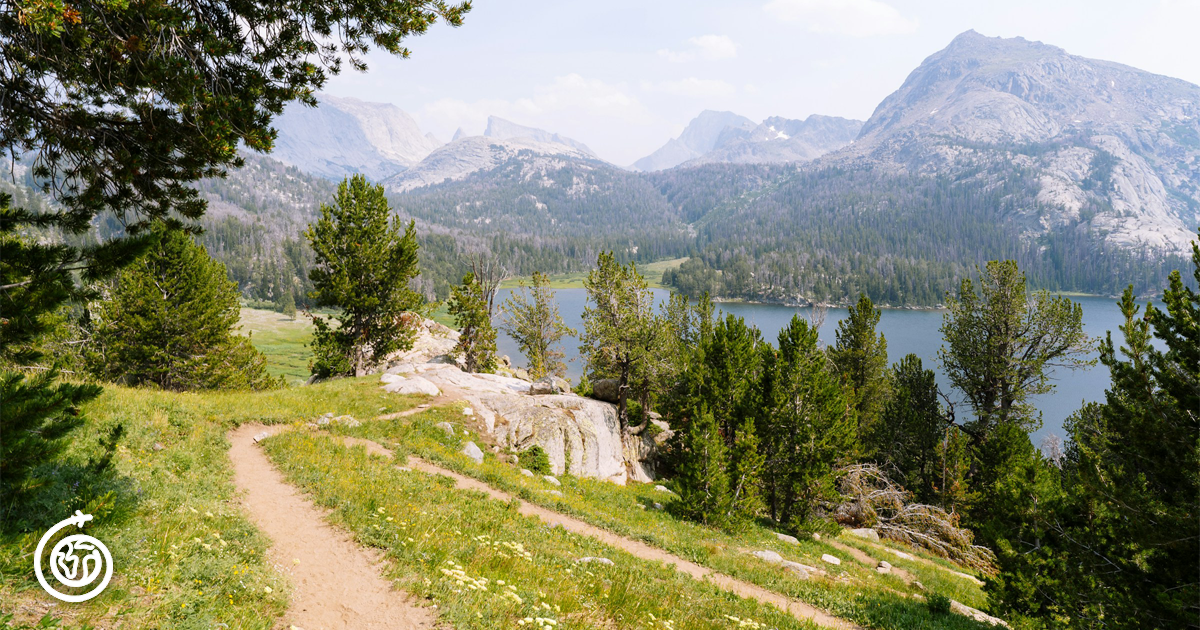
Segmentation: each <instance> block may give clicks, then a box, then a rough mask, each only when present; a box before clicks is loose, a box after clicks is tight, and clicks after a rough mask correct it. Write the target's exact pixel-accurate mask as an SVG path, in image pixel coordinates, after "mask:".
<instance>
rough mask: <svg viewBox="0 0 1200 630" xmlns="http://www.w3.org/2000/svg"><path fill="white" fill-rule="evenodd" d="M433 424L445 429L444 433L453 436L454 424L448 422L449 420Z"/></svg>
mask: <svg viewBox="0 0 1200 630" xmlns="http://www.w3.org/2000/svg"><path fill="white" fill-rule="evenodd" d="M433 426H435V427H437V428H439V429H441V430H443V431H445V432H446V435H448V436H450V437H454V425H452V424H450V423H449V422H439V423H437V424H435V425H433Z"/></svg>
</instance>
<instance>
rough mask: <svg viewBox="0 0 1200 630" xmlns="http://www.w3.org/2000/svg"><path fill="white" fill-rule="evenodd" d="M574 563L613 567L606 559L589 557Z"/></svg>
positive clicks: (610, 561)
mask: <svg viewBox="0 0 1200 630" xmlns="http://www.w3.org/2000/svg"><path fill="white" fill-rule="evenodd" d="M576 562H580V563H583V564H607V565H609V566H612V565H613V561H612V560H609V559H608V558H593V557H591V556H585V557H583V558H580V559H578V560H576Z"/></svg>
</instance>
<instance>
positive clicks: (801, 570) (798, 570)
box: [781, 560, 811, 580]
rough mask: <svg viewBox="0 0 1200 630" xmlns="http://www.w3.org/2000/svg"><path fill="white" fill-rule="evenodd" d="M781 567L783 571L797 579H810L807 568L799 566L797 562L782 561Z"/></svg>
mask: <svg viewBox="0 0 1200 630" xmlns="http://www.w3.org/2000/svg"><path fill="white" fill-rule="evenodd" d="M781 566H783V569H784V570H785V571H787V572H789V573H791V574H793V575H795V576H796V577H798V578H800V579H802V580H807V579H808V578H809V577H811V576H810V575H809V571H808V568H807V567H805V566H804V565H803V564H800V563H799V562H792V561H791V560H784V561H783V562H782V563H781Z"/></svg>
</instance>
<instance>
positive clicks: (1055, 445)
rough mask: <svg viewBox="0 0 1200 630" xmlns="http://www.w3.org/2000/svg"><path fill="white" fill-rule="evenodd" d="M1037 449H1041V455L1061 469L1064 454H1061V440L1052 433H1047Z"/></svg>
mask: <svg viewBox="0 0 1200 630" xmlns="http://www.w3.org/2000/svg"><path fill="white" fill-rule="evenodd" d="M1038 448H1040V449H1041V451H1042V455H1043V456H1044V457H1045V458H1046V459H1048V460H1050V461H1052V462H1054V465H1055V466H1057V467H1059V468H1062V460H1063V456H1064V455H1065V454H1066V453H1064V452H1063V441H1062V438H1060V437H1058V435H1056V434H1054V433H1047V434H1046V437H1044V438H1042V443H1041V445H1039V447H1038Z"/></svg>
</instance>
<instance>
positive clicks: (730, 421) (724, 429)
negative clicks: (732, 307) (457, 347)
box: [663, 303, 764, 526]
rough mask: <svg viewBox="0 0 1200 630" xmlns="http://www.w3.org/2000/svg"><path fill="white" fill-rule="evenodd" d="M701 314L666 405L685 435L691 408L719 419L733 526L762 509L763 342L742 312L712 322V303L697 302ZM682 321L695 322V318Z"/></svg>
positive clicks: (727, 504) (728, 512) (728, 511)
mask: <svg viewBox="0 0 1200 630" xmlns="http://www.w3.org/2000/svg"><path fill="white" fill-rule="evenodd" d="M668 311H669V312H670V311H671V308H670V307H669V308H668ZM666 319H678V317H677V316H668V317H667V318H666ZM697 319H698V322H697V323H698V326H697V332H698V337H697V339H696V340H695V346H694V347H692V348H690V352H689V356H688V357H687V359H686V361H685V362H684V367H683V368H682V369H681V370H680V373H679V378H678V380H677V383H676V385H675V387H674V388H673V389H672V391H671V392H670V395H669V396H668V397H667V400H666V401H665V404H664V405H663V409H664V410H665V411H666V417H667V419H668V421H669V422H670V424H671V426H672V427H675V428H676V429H677V430H679V431H681V432H682V433H681V435H683V434H690V433H691V431H692V430H693V427H692V425H693V423H694V422H696V421H697V419H696V418H695V417H694V416H693V415H692V414H693V413H694V412H695V411H696V410H699V409H703V410H705V413H708V414H709V415H710V416H711V417H712V421H713V422H715V423H716V430H717V435H718V436H719V437H720V438H721V439H722V441H723V443H724V450H723V452H724V453H725V457H726V459H727V462H726V466H727V471H726V478H727V484H728V486H729V496H728V498H727V500H726V501H725V504H724V506H725V508H724V509H725V510H726V514H725V515H724V517H723V518H722V521H723V524H724V525H726V526H732V525H736V524H738V523H741V522H743V521H745V520H747V519H749V518H752V517H754V516H757V515H758V514H759V513H760V512H761V510H762V502H761V474H762V468H763V461H764V460H763V455H762V453H760V440H759V438H758V429H757V427H756V426H755V418H756V408H757V406H758V398H757V394H758V391H757V380H758V375H759V366H760V356H759V346H761V345H764V344H762V341H761V339H760V337H759V332H758V330H757V329H755V328H753V327H749V326H747V325H746V323H745V320H743V319H742V318H740V317H735V316H733V315H727V316H726V317H725V318H724V319H720V320H718V321H717V322H716V323H715V324H714V323H713V321H712V306H711V304H708V303H704V304H702V305H700V306H699V307H698V308H697ZM681 326H685V327H687V328H691V324H681ZM713 410H716V411H715V412H714V411H713ZM703 430H706V429H702V431H703ZM679 451H680V457H681V458H682V459H683V461H687V458H688V457H689V454H688V453H687V450H686V449H685V448H683V447H680V449H679ZM689 465H694V464H689ZM709 518H711V515H710V516H709Z"/></svg>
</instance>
